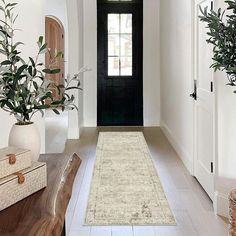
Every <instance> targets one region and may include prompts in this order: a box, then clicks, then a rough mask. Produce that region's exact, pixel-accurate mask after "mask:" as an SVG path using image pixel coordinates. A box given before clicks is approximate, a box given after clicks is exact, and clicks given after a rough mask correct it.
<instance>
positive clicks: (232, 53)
mask: <svg viewBox="0 0 236 236" xmlns="http://www.w3.org/2000/svg"><path fill="white" fill-rule="evenodd" d="M225 3H226V4H227V5H228V7H227V9H226V11H222V10H221V9H218V11H214V10H211V11H210V12H209V11H208V9H207V7H206V8H204V9H202V8H200V10H201V13H202V16H200V17H199V18H200V20H201V21H203V22H205V23H207V28H208V29H209V32H208V33H207V34H208V35H209V38H208V39H207V42H208V43H210V44H212V45H213V58H212V59H213V64H212V65H211V67H212V68H214V70H215V71H217V70H221V71H225V72H226V74H227V77H228V80H229V82H228V83H227V85H230V86H236V1H235V0H227V1H225ZM226 13H227V14H226ZM235 92H236V91H235Z"/></svg>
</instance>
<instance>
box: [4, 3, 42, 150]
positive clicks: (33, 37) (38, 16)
mask: <svg viewBox="0 0 236 236" xmlns="http://www.w3.org/2000/svg"><path fill="white" fill-rule="evenodd" d="M17 3H18V5H17V6H16V10H15V13H16V14H19V17H18V19H17V21H16V28H17V29H21V30H19V31H17V32H16V37H15V40H17V41H18V40H19V41H22V42H24V44H25V45H23V46H21V48H22V55H23V57H25V58H26V61H27V58H28V57H29V56H34V55H35V56H36V54H37V51H38V46H37V41H38V38H39V36H40V35H44V32H45V24H44V18H45V13H44V10H45V0H42V1H25V0H18V1H17ZM25 13H27V17H26V14H25ZM29 19H30V20H29ZM29 36H30V37H29ZM41 61H42V62H44V57H43V58H41ZM14 122H16V120H15V118H14V117H13V116H9V114H8V113H6V112H4V111H2V110H1V109H0V148H3V147H6V146H7V145H8V135H9V133H10V129H11V126H12V124H14ZM34 122H35V123H36V125H37V126H38V129H39V131H40V135H41V152H42V153H43V152H44V151H45V121H44V119H42V118H41V114H38V115H36V116H35V117H34Z"/></svg>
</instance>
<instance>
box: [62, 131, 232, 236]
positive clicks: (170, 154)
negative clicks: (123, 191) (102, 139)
mask: <svg viewBox="0 0 236 236" xmlns="http://www.w3.org/2000/svg"><path fill="white" fill-rule="evenodd" d="M104 130H112V131H114V130H119V131H120V130H127V128H123V129H122V128H118V129H116V128H106V129H105V128H103V129H102V131H104ZM130 130H135V131H136V130H139V131H143V132H144V136H145V138H146V141H147V143H148V146H149V149H150V151H151V154H152V158H153V161H154V164H155V166H156V169H157V171H158V173H159V176H160V179H161V181H162V184H163V187H164V190H165V192H166V195H167V198H168V200H169V203H170V205H171V208H172V210H173V212H174V214H175V217H176V220H177V226H106V227H102V226H101V227H100V226H92V227H90V226H84V225H83V224H84V217H85V213H86V207H87V201H88V197H89V190H90V182H91V178H92V172H93V165H94V161H95V150H96V142H97V136H98V132H99V129H97V128H86V129H84V132H83V134H82V137H81V139H80V140H79V141H76V140H73V141H72V140H71V141H69V142H67V145H66V148H65V152H66V153H72V152H77V153H78V154H79V156H80V157H81V159H82V165H81V167H80V169H79V171H78V174H77V176H76V179H75V182H74V187H73V194H72V198H71V201H70V203H69V206H68V209H67V214H66V230H67V235H68V236H227V235H228V225H227V224H226V223H225V221H223V220H222V219H221V218H220V217H218V216H215V215H214V212H213V207H212V202H211V201H210V199H209V198H208V196H207V195H206V193H205V192H204V191H203V189H202V188H201V186H200V185H199V183H198V182H197V181H196V179H195V178H193V177H192V176H191V175H190V174H189V172H188V171H187V170H186V168H185V167H184V165H183V163H182V162H181V161H180V159H179V157H178V156H177V154H176V152H175V151H174V150H173V148H172V147H171V145H170V144H169V142H168V141H167V139H166V138H165V136H164V135H163V133H162V132H161V130H160V129H159V128H130V129H129V131H130Z"/></svg>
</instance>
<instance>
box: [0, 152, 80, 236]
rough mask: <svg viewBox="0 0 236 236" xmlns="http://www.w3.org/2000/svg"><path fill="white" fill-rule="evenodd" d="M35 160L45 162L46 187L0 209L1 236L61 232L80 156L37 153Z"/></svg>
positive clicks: (40, 235) (56, 235)
mask: <svg viewBox="0 0 236 236" xmlns="http://www.w3.org/2000/svg"><path fill="white" fill-rule="evenodd" d="M39 161H42V162H46V163H47V173H48V186H47V188H45V189H43V190H41V191H39V192H37V193H35V194H33V195H31V196H30V197H28V198H26V199H24V200H22V201H20V202H18V203H17V204H15V205H13V206H11V207H9V208H7V209H5V210H3V211H1V212H0V235H1V236H59V235H61V234H62V235H63V233H65V232H63V231H64V230H65V228H64V229H63V227H64V222H65V213H66V209H67V206H68V203H69V200H70V197H71V193H72V187H73V183H74V178H75V176H76V173H77V170H78V169H79V166H80V164H81V160H80V158H79V157H78V156H77V155H76V154H74V155H72V156H67V155H64V154H50V155H41V156H40V158H39Z"/></svg>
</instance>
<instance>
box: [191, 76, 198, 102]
mask: <svg viewBox="0 0 236 236" xmlns="http://www.w3.org/2000/svg"><path fill="white" fill-rule="evenodd" d="M190 97H192V98H193V99H194V100H197V80H194V92H193V93H191V94H190Z"/></svg>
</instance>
